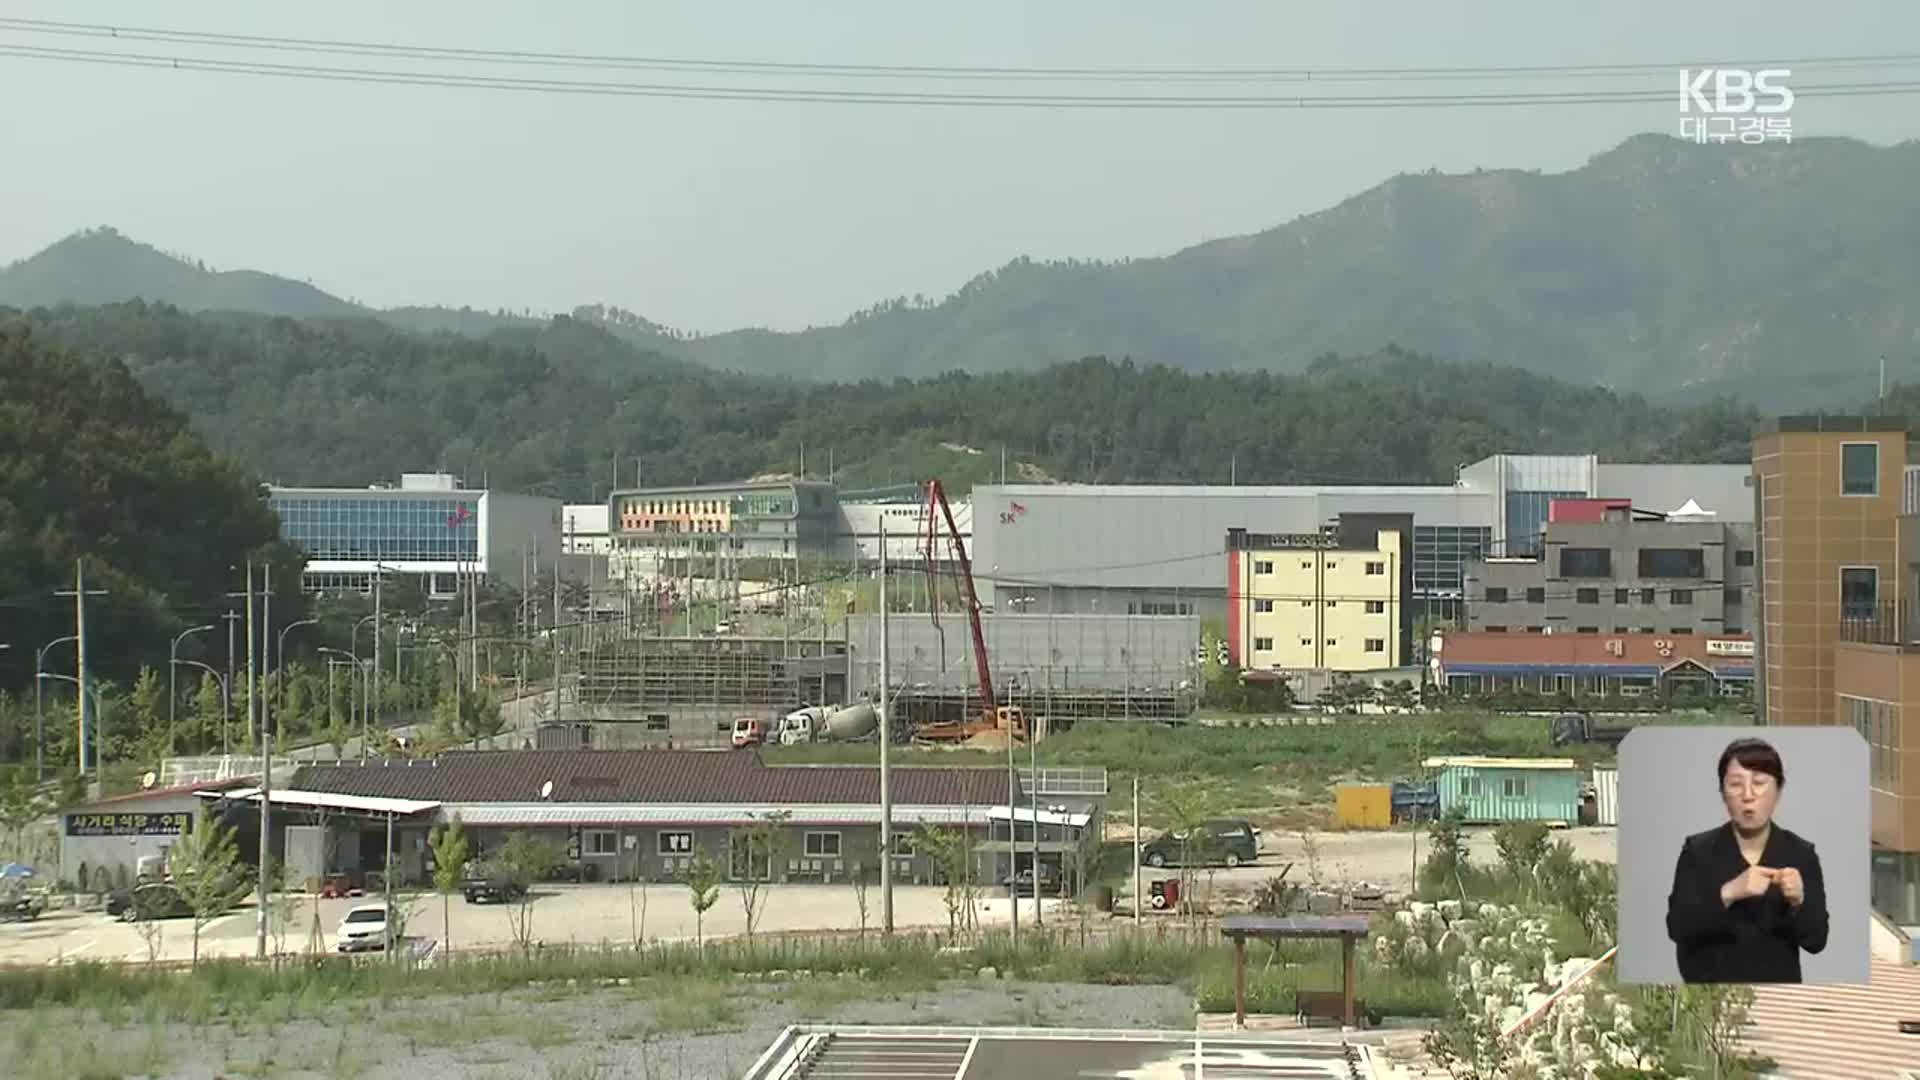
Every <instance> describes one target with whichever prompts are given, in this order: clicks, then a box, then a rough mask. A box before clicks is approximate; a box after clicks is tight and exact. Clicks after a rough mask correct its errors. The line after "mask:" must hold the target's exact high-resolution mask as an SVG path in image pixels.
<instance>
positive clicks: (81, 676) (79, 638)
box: [34, 559, 107, 776]
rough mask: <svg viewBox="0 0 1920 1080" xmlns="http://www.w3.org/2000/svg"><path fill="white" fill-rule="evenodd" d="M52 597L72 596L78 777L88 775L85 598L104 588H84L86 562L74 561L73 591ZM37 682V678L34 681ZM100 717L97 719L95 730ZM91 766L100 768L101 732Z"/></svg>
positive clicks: (99, 593)
mask: <svg viewBox="0 0 1920 1080" xmlns="http://www.w3.org/2000/svg"><path fill="white" fill-rule="evenodd" d="M53 595H55V596H71V597H73V637H74V642H73V651H74V660H73V681H74V683H75V684H76V685H78V686H79V688H80V713H79V716H80V729H79V730H80V775H82V776H85V775H86V774H87V731H88V728H87V597H89V596H105V595H107V590H105V589H89V588H87V568H86V560H84V559H75V560H73V588H71V589H58V590H55V592H54V594H53ZM34 681H35V682H38V681H39V680H38V679H37V678H36V679H35V680H34ZM100 720H101V718H100V717H98V716H96V717H94V718H93V723H94V725H95V726H96V727H97V726H98V725H99V723H100ZM93 767H94V768H95V769H96V770H98V769H99V768H100V733H99V732H98V731H95V732H94V733H93Z"/></svg>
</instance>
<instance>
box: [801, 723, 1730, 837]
mask: <svg viewBox="0 0 1920 1080" xmlns="http://www.w3.org/2000/svg"><path fill="white" fill-rule="evenodd" d="M1676 715H1677V716H1678V715H1681V714H1676ZM1684 715H1687V716H1699V717H1704V715H1705V714H1684ZM1333 719H1334V722H1333V723H1330V724H1319V725H1306V724H1301V725H1296V726H1279V727H1229V726H1210V725H1204V724H1198V723H1193V724H1183V725H1178V726H1173V725H1159V724H1143V723H1110V722H1109V723H1083V724H1078V725H1075V726H1074V728H1073V730H1071V731H1068V732H1065V733H1063V734H1060V735H1056V736H1054V737H1053V738H1050V739H1047V740H1044V741H1043V742H1041V743H1040V746H1039V747H1038V756H1039V761H1040V764H1041V765H1043V766H1046V765H1101V766H1105V767H1106V768H1107V769H1108V770H1109V773H1110V781H1111V784H1112V790H1113V791H1115V792H1122V791H1125V790H1127V788H1128V787H1129V786H1130V785H1131V783H1132V780H1133V778H1134V777H1136V776H1137V777H1139V778H1140V781H1141V787H1142V789H1143V793H1158V792H1161V791H1164V790H1165V789H1166V788H1168V787H1170V786H1189V787H1194V786H1197V787H1204V788H1205V790H1206V792H1207V794H1208V798H1209V802H1210V803H1211V804H1213V805H1214V807H1215V808H1216V810H1217V811H1218V812H1219V813H1223V814H1232V815H1236V816H1243V817H1248V818H1251V819H1253V820H1254V821H1255V822H1257V823H1259V824H1261V825H1263V826H1268V827H1275V828H1302V827H1315V828H1322V827H1325V826H1327V825H1328V824H1329V815H1330V814H1331V812H1332V809H1333V789H1334V788H1335V787H1337V786H1338V785H1340V784H1344V783H1350V782H1381V783H1384V782H1389V781H1394V780H1410V779H1414V778H1416V777H1418V776H1419V775H1420V773H1421V770H1420V768H1419V763H1420V762H1421V760H1423V759H1424V758H1427V757H1431V756H1434V755H1444V754H1488V755H1495V756H1502V757H1538V756H1547V755H1552V756H1556V757H1574V758H1576V759H1577V760H1580V761H1582V762H1583V763H1593V762H1597V761H1605V760H1608V759H1610V758H1611V756H1612V754H1611V751H1609V750H1607V749H1606V748H1604V747H1586V746H1581V747H1565V748H1560V749H1556V748H1554V747H1553V746H1552V745H1551V743H1550V742H1549V740H1548V736H1547V721H1546V720H1545V719H1544V718H1542V717H1536V716H1510V715H1498V714H1492V713H1484V712H1446V713H1428V714H1422V715H1414V716H1341V717H1336V718H1333ZM1691 722H1696V723H1697V722H1701V720H1700V719H1694V720H1692V721H1691ZM1722 722H1724V721H1722ZM765 753H766V758H767V760H768V761H770V762H784V763H854V762H859V763H867V762H872V761H874V760H876V759H877V757H878V755H879V750H878V748H876V747H875V746H873V745H871V744H831V743H825V744H814V745H807V746H787V747H769V748H768V749H767V750H766V751H765ZM891 759H892V760H893V761H894V762H896V763H898V764H903V765H959V764H964V765H983V766H994V765H1004V764H1005V762H1006V760H1007V759H1006V755H1005V753H1003V752H994V751H984V750H962V749H954V750H948V749H936V748H923V747H902V748H896V749H895V750H894V751H893V753H892V755H891ZM1016 760H1017V763H1018V764H1019V765H1020V766H1021V767H1025V765H1026V764H1027V755H1026V751H1025V750H1024V749H1021V750H1020V751H1018V753H1017V756H1016ZM1145 802H1146V803H1147V804H1154V803H1157V802H1158V799H1157V798H1152V797H1150V798H1147V799H1146V800H1145ZM1142 809H1143V813H1142V817H1143V818H1145V819H1146V823H1147V824H1151V825H1155V826H1159V825H1162V824H1165V822H1164V821H1163V820H1162V815H1161V814H1160V812H1159V810H1158V808H1157V807H1156V806H1153V805H1146V806H1143V808H1142Z"/></svg>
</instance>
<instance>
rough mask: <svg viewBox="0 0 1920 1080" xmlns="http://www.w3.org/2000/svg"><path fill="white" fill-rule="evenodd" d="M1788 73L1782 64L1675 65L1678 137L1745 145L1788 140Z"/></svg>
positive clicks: (1790, 137) (1790, 106)
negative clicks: (1757, 66)
mask: <svg viewBox="0 0 1920 1080" xmlns="http://www.w3.org/2000/svg"><path fill="white" fill-rule="evenodd" d="M1792 77H1793V72H1792V71H1791V70H1789V69H1787V68H1768V69H1765V70H1763V71H1748V70H1745V69H1743V68H1701V69H1700V70H1698V71H1690V70H1687V69H1685V68H1682V69H1681V70H1680V137H1681V138H1683V139H1691V140H1693V141H1694V142H1696V143H1708V142H1716V143H1726V142H1733V141H1735V140H1738V141H1740V142H1743V143H1746V144H1748V145H1757V144H1759V143H1763V142H1769V141H1780V142H1792V141H1793V120H1792V118H1790V117H1788V116H1787V115H1786V113H1788V112H1789V111H1791V110H1792V109H1793V100H1794V99H1793V89H1792V88H1791V87H1789V86H1788V85H1787V84H1786V81H1787V80H1788V79H1790V78H1792Z"/></svg>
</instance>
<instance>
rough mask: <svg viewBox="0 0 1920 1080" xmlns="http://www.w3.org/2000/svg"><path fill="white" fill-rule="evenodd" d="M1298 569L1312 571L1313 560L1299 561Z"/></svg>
mask: <svg viewBox="0 0 1920 1080" xmlns="http://www.w3.org/2000/svg"><path fill="white" fill-rule="evenodd" d="M1300 569H1302V570H1311V569H1313V560H1312V559H1302V560H1301V561H1300Z"/></svg>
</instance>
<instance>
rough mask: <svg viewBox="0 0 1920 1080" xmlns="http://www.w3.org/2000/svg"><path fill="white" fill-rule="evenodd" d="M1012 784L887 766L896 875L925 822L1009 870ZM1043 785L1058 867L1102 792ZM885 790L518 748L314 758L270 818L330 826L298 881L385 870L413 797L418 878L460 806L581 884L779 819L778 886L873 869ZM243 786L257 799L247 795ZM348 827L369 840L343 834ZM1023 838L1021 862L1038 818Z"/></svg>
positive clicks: (487, 838) (723, 758)
mask: <svg viewBox="0 0 1920 1080" xmlns="http://www.w3.org/2000/svg"><path fill="white" fill-rule="evenodd" d="M1046 772H1047V770H1042V773H1043V774H1045V773H1046ZM1100 786H1101V789H1102V790H1103V791H1104V777H1102V783H1101V785H1100ZM1008 794H1009V793H1008V778H1007V772H1006V770H1005V769H1003V768H999V767H989V768H973V767H952V766H938V767H934V766H903V767H896V768H894V769H893V770H892V798H893V832H894V836H895V839H896V844H895V848H894V854H893V858H894V859H895V864H894V872H895V877H896V880H899V881H902V882H922V881H931V880H933V878H934V876H935V873H936V868H935V867H934V866H933V862H932V859H931V858H930V857H929V856H928V855H927V854H925V853H922V852H919V851H917V850H916V849H915V845H914V844H913V842H912V837H913V834H914V832H915V830H917V829H918V828H919V827H921V826H923V825H925V826H932V827H936V828H951V829H961V830H965V831H966V832H968V833H969V834H970V835H971V836H972V837H973V838H974V841H975V843H976V850H977V859H976V864H977V865H976V867H975V873H976V874H977V875H978V879H979V880H982V881H987V882H997V881H999V880H1000V879H1001V878H1002V877H1004V876H1006V875H1007V874H1008V873H1009V872H1010V869H1011V864H1010V863H1009V860H1008V853H1007V847H1008V845H1007V842H1006V841H1007V824H1006V821H1007V817H1008V811H1007V806H1008ZM1015 794H1016V798H1015V800H1014V803H1015V805H1017V806H1019V807H1020V811H1021V813H1020V815H1016V816H1024V815H1025V814H1026V813H1028V812H1029V811H1030V810H1031V808H1032V807H1033V805H1034V804H1035V801H1036V799H1035V796H1034V795H1031V794H1029V793H1028V792H1027V791H1026V790H1025V785H1021V786H1020V787H1019V789H1018V790H1017V791H1016V793H1015ZM1037 795H1038V802H1039V803H1040V807H1041V811H1040V814H1039V818H1040V820H1039V829H1040V837H1039V839H1040V841H1041V861H1042V862H1043V863H1050V864H1052V865H1053V867H1054V868H1055V869H1060V868H1062V865H1063V864H1064V863H1065V861H1066V859H1067V857H1068V856H1069V854H1078V853H1080V851H1081V849H1082V847H1084V846H1086V845H1089V844H1094V843H1097V840H1098V837H1099V835H1100V811H1101V805H1100V804H1101V801H1102V800H1101V798H1100V797H1099V796H1096V795H1090V794H1087V793H1086V792H1084V791H1079V790H1076V791H1075V792H1074V793H1073V794H1072V795H1070V796H1062V795H1056V794H1052V793H1050V792H1049V791H1048V790H1047V788H1046V786H1045V785H1044V784H1043V785H1041V788H1040V790H1039V791H1038V793H1037ZM879 796H880V777H879V769H878V768H877V767H875V766H870V765H780V764H769V763H767V762H766V761H764V760H762V758H761V757H760V754H759V753H758V752H757V751H753V750H513V751H472V752H456V753H447V754H442V755H440V756H439V757H436V758H426V759H419V760H407V759H374V760H371V761H363V762H351V761H350V762H340V763H328V764H315V765H307V766H303V767H302V768H301V769H299V770H298V771H297V772H296V773H295V774H294V775H293V777H292V779H291V782H290V783H288V784H287V785H286V786H285V788H284V789H283V790H276V791H275V792H274V793H273V800H274V813H275V815H276V818H279V817H281V816H283V815H284V816H286V817H287V818H288V819H289V820H290V821H292V822H294V823H297V824H300V825H305V826H309V827H311V826H313V825H321V826H323V827H324V828H323V831H324V832H326V834H327V835H328V836H329V837H330V839H329V841H328V843H327V844H326V848H327V849H328V850H327V853H326V854H325V855H324V857H323V858H322V859H321V860H320V861H322V862H324V863H325V864H326V865H325V866H324V867H321V866H314V865H309V864H311V863H313V862H314V861H315V859H314V856H313V855H312V854H307V855H305V856H304V857H303V856H301V855H300V854H299V852H296V853H295V854H294V855H292V856H290V857H289V863H290V865H291V866H292V867H293V869H294V871H295V873H296V875H297V876H302V877H311V876H316V875H318V874H321V873H348V874H351V873H353V872H356V871H365V870H373V869H378V864H379V861H380V858H381V856H380V853H379V850H378V847H379V841H378V839H377V837H376V836H375V835H374V834H377V833H381V832H383V831H384V829H385V823H384V820H383V819H382V818H381V814H382V811H380V810H379V809H378V808H379V807H380V806H390V805H396V804H398V801H404V803H405V805H406V806H407V807H409V809H408V810H407V811H406V812H404V813H400V814H399V815H398V816H397V817H398V819H397V820H396V821H395V823H394V832H395V850H396V852H397V854H396V859H397V860H398V866H399V869H400V872H401V873H402V874H405V875H407V876H409V877H417V876H420V875H423V874H425V873H426V872H427V871H428V858H429V852H428V849H427V845H426V844H425V843H424V840H425V838H426V835H427V833H428V832H429V830H431V829H432V828H433V827H434V826H435V825H438V824H442V823H444V822H447V821H450V820H452V819H453V818H455V817H458V818H459V819H460V821H461V823H462V825H463V826H464V827H465V828H466V830H467V832H468V835H469V837H470V840H471V843H472V844H473V846H474V848H475V850H476V851H477V852H479V853H485V852H487V851H490V850H493V849H495V848H497V847H498V846H500V845H502V844H504V843H505V842H506V840H507V838H508V836H509V835H511V834H512V833H514V832H528V833H532V834H534V835H537V836H541V837H544V838H547V839H551V840H553V841H555V842H556V845H559V846H564V848H565V850H566V857H565V861H566V862H567V864H568V865H569V866H570V867H571V868H573V869H576V870H578V871H579V876H581V877H582V878H584V879H586V880H602V881H605V880H618V881H630V880H636V879H638V880H646V881H664V880H672V879H673V878H675V877H676V876H678V875H680V874H682V873H683V872H684V871H685V870H686V869H687V867H688V866H689V865H690V864H691V863H692V861H693V859H694V855H695V852H696V851H701V850H704V851H705V852H706V853H707V854H708V855H709V856H710V857H712V858H713V860H714V861H715V862H716V863H718V864H719V865H720V866H721V867H722V869H723V871H724V872H725V874H726V875H727V876H728V877H731V876H732V875H733V874H735V873H736V872H739V873H744V872H745V868H744V864H743V863H741V864H736V860H734V859H732V858H731V852H730V847H731V844H732V838H733V837H734V835H735V834H736V833H737V832H738V830H740V829H742V828H744V827H747V826H750V825H753V824H754V823H756V822H760V821H764V820H766V819H767V818H768V817H769V816H770V815H776V814H777V815H781V817H780V819H779V820H780V821H781V823H782V834H783V840H784V847H783V850H782V852H781V854H780V857H779V859H777V860H776V862H775V865H774V866H773V867H772V868H771V869H770V870H767V869H765V868H763V869H761V870H758V871H756V872H757V873H769V874H770V876H771V878H772V880H775V881H807V880H813V881H827V882H844V881H848V880H851V879H853V878H855V877H864V878H867V879H869V880H875V879H877V878H878V876H879V870H880V863H879V860H880V857H881V853H880V843H879V839H880V837H879V832H880V828H879V826H880V807H879ZM241 797H242V798H245V799H247V800H249V801H254V800H257V795H255V794H254V793H252V792H247V793H242V795H241ZM368 807H371V808H373V809H372V810H368V809H366V808H368ZM355 832H358V833H361V834H364V838H356V839H354V840H353V841H352V842H350V843H341V842H340V841H341V840H342V839H344V838H345V837H346V836H347V834H350V833H355ZM1016 835H1017V836H1018V838H1019V840H1020V845H1019V846H1020V848H1021V851H1020V855H1019V858H1020V859H1021V860H1022V862H1021V865H1022V866H1024V865H1026V862H1025V860H1027V859H1029V858H1030V856H1029V854H1028V851H1029V842H1030V840H1031V839H1032V834H1031V826H1028V825H1021V826H1020V827H1019V828H1018V829H1017V830H1016ZM297 846H298V845H297ZM368 847H371V848H372V849H373V850H372V851H371V852H370V854H365V855H363V854H362V849H364V848H368ZM301 849H302V850H306V848H305V847H302V848H301Z"/></svg>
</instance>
